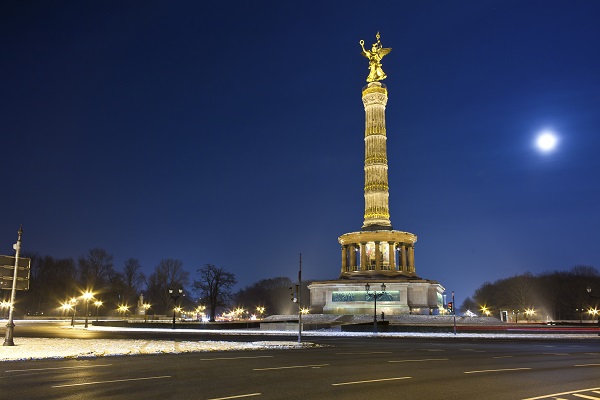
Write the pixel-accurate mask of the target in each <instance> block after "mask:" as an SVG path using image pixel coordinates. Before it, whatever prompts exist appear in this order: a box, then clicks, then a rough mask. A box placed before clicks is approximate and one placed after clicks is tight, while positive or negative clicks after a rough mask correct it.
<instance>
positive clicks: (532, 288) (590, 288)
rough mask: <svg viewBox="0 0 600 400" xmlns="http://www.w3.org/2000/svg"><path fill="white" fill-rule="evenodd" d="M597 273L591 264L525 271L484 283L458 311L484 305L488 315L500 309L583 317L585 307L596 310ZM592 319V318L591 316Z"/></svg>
mask: <svg viewBox="0 0 600 400" xmlns="http://www.w3.org/2000/svg"><path fill="white" fill-rule="evenodd" d="M599 295H600V273H598V270H597V269H596V268H594V267H590V266H576V267H573V268H571V269H570V270H569V271H553V272H544V273H541V274H539V275H533V274H531V273H525V274H522V275H516V276H512V277H510V278H505V279H499V280H497V281H495V282H493V283H491V282H486V283H484V284H483V285H482V286H481V287H480V288H479V289H477V290H476V291H475V293H474V294H473V296H472V297H468V298H467V299H465V301H464V303H463V304H462V306H461V311H463V312H464V311H466V310H471V311H475V312H478V311H480V310H481V307H484V306H485V307H487V308H488V309H489V310H490V311H491V313H492V315H494V316H499V315H500V311H502V310H504V311H508V312H509V313H511V314H513V315H514V313H521V314H517V315H519V318H523V319H525V317H524V314H523V313H524V312H525V310H527V309H530V310H535V311H536V316H537V317H536V318H537V319H543V320H546V319H550V320H587V319H592V317H593V316H591V315H590V314H589V313H588V312H587V310H590V309H597V308H598V305H599V303H600V301H599ZM594 318H595V317H594Z"/></svg>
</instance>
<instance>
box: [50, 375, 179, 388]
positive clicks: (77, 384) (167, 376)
mask: <svg viewBox="0 0 600 400" xmlns="http://www.w3.org/2000/svg"><path fill="white" fill-rule="evenodd" d="M165 378H171V375H162V376H149V377H146V378H131V379H115V380H112V381H98V382H85V383H69V384H66V385H54V386H51V387H53V388H61V387H73V386H87V385H101V384H103V383H118V382H131V381H148V380H151V379H165Z"/></svg>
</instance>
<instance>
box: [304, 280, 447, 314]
mask: <svg viewBox="0 0 600 400" xmlns="http://www.w3.org/2000/svg"><path fill="white" fill-rule="evenodd" d="M367 283H368V284H369V285H370V286H371V288H370V290H371V291H370V292H369V294H368V293H367V291H366V290H365V285H366V284H367ZM382 283H384V284H385V292H384V293H383V294H382V295H381V296H379V293H381V284H382ZM309 289H310V301H311V307H310V312H311V313H318V314H350V315H356V314H373V307H374V304H373V292H374V291H377V294H378V298H377V313H378V314H381V312H384V313H385V315H402V314H438V313H439V310H440V309H442V306H443V297H442V293H443V292H444V288H443V287H442V286H441V285H440V284H439V283H437V282H434V281H429V280H426V279H418V278H417V279H410V280H409V279H406V280H401V279H389V278H387V279H385V278H382V279H364V280H356V281H352V282H344V281H340V280H334V281H321V282H313V283H312V284H311V285H309Z"/></svg>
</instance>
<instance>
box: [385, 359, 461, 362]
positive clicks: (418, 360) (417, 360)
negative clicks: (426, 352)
mask: <svg viewBox="0 0 600 400" xmlns="http://www.w3.org/2000/svg"><path fill="white" fill-rule="evenodd" d="M448 360H450V359H449V358H421V359H416V360H390V361H388V362H390V363H404V362H421V361H448Z"/></svg>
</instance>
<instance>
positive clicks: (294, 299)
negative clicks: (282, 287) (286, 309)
mask: <svg viewBox="0 0 600 400" xmlns="http://www.w3.org/2000/svg"><path fill="white" fill-rule="evenodd" d="M290 290H291V291H292V293H291V296H292V298H291V299H290V300H292V301H293V302H294V303H295V302H297V301H298V299H296V295H295V294H294V287H293V286H290Z"/></svg>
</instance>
